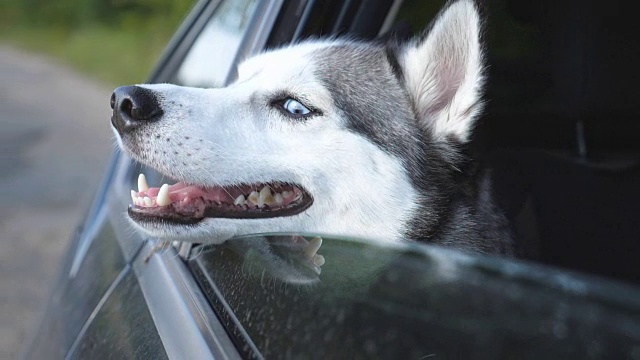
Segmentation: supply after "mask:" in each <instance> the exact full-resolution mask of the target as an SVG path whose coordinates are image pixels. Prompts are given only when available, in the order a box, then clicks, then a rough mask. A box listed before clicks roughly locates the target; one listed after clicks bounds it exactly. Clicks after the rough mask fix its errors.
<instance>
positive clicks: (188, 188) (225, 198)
mask: <svg viewBox="0 0 640 360" xmlns="http://www.w3.org/2000/svg"><path fill="white" fill-rule="evenodd" d="M158 192H160V188H158V187H150V188H149V190H147V191H146V194H145V195H146V196H148V197H151V198H153V197H156V196H158ZM199 197H201V198H203V199H205V200H211V201H218V202H229V201H231V202H233V199H232V198H231V197H230V196H229V194H227V192H225V191H224V189H222V188H213V189H206V190H205V189H203V188H201V187H199V186H196V185H187V184H185V183H182V182H178V183H175V184H173V185H169V198H170V199H171V202H176V201H181V200H183V199H186V198H189V199H195V198H199Z"/></svg>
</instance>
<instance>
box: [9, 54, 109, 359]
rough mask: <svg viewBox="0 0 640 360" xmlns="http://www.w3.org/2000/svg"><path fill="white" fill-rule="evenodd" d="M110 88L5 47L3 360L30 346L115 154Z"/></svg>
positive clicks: (49, 61) (50, 62)
mask: <svg viewBox="0 0 640 360" xmlns="http://www.w3.org/2000/svg"><path fill="white" fill-rule="evenodd" d="M110 93H111V89H110V88H109V87H107V86H104V85H103V84H100V83H98V82H96V81H93V80H90V79H87V78H85V77H83V76H80V75H79V74H77V73H75V72H73V71H72V70H70V69H69V68H68V67H65V66H62V65H60V64H59V63H56V62H54V61H53V60H51V59H48V58H45V57H41V56H36V55H34V54H30V53H26V52H23V51H19V50H17V49H15V48H12V47H8V46H5V45H2V44H0V239H1V240H0V246H2V249H1V250H0V289H1V290H0V359H12V358H16V357H17V356H18V355H19V353H20V352H21V351H22V349H23V348H24V346H26V344H27V343H28V341H29V340H30V336H31V333H32V332H33V329H34V327H35V326H37V324H38V321H39V318H40V316H41V313H42V311H43V310H44V306H45V304H46V301H47V298H48V293H49V290H50V289H51V287H52V286H53V280H54V279H55V277H56V272H57V269H58V267H59V260H60V257H61V256H62V254H63V253H64V251H65V249H66V247H67V246H68V243H69V236H70V234H71V232H72V231H73V229H74V227H75V225H76V224H77V223H78V221H79V219H80V217H81V214H82V213H83V212H84V211H86V209H87V206H88V203H89V202H90V201H91V198H92V196H93V193H94V191H95V190H96V187H97V185H98V182H99V181H100V178H101V176H102V174H103V172H104V169H105V166H106V163H107V160H108V155H109V152H110V151H111V147H112V141H113V139H112V134H111V130H110V128H109V121H108V119H109V110H110V109H109V96H110Z"/></svg>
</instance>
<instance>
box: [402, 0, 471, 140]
mask: <svg viewBox="0 0 640 360" xmlns="http://www.w3.org/2000/svg"><path fill="white" fill-rule="evenodd" d="M480 25H481V24H480V14H479V13H478V9H477V8H476V5H475V3H474V2H473V1H472V0H459V1H455V2H452V3H450V4H449V6H448V7H447V8H445V9H444V10H442V11H441V12H440V14H439V15H438V16H437V17H436V19H435V20H434V22H433V23H432V25H431V27H430V30H429V31H428V32H427V33H426V36H422V37H421V38H419V39H414V40H413V41H411V42H409V43H408V44H407V45H405V46H404V47H403V48H402V49H401V50H400V54H399V56H398V61H399V65H400V67H401V69H402V73H403V77H404V82H405V86H406V87H407V90H408V92H409V95H410V97H411V98H412V101H413V104H414V107H415V111H416V114H417V117H418V121H419V123H420V126H421V127H422V128H423V129H424V130H426V131H428V132H429V133H431V134H432V136H433V137H434V138H435V139H436V140H445V139H448V138H451V137H453V138H454V139H456V140H458V141H460V142H463V143H464V142H467V141H468V140H469V135H470V133H471V130H472V129H473V124H474V118H475V117H476V116H477V115H478V113H479V112H480V110H481V108H482V102H481V101H480V100H481V99H480V98H481V91H482V85H483V63H482V62H483V55H482V48H481V45H480Z"/></svg>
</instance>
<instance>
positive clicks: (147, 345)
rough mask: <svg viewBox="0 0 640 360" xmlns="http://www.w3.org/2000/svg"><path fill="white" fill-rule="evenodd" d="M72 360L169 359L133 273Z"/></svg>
mask: <svg viewBox="0 0 640 360" xmlns="http://www.w3.org/2000/svg"><path fill="white" fill-rule="evenodd" d="M68 358H70V359H100V358H109V359H142V358H145V359H167V354H166V353H165V351H164V347H163V345H162V341H161V340H160V335H158V331H157V330H156V326H155V324H154V322H153V319H152V318H151V314H150V313H149V309H147V303H146V302H145V299H144V296H143V295H142V290H140V285H138V281H137V280H136V277H135V276H134V275H133V272H132V271H130V270H129V271H128V272H127V274H126V275H125V276H124V277H123V278H122V281H121V282H120V283H119V284H118V285H117V286H116V288H115V290H114V291H113V293H112V294H111V295H110V296H109V298H108V299H107V301H106V302H105V303H104V305H103V306H102V307H101V308H100V311H99V312H98V314H97V315H96V317H95V318H94V319H92V321H91V324H90V325H89V327H88V328H87V330H86V332H85V334H84V336H83V337H82V339H80V343H79V344H78V346H77V348H75V349H74V352H73V353H72V354H70V356H69V357H68Z"/></svg>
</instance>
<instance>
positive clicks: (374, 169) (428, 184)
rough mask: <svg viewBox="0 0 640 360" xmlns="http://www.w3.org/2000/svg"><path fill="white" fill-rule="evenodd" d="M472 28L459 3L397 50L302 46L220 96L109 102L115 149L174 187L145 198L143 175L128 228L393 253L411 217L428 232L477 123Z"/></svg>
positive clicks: (477, 56)
mask: <svg viewBox="0 0 640 360" xmlns="http://www.w3.org/2000/svg"><path fill="white" fill-rule="evenodd" d="M479 22H480V21H479V16H478V12H477V10H476V7H475V5H474V3H473V2H472V1H470V0H461V1H457V2H453V3H452V4H450V5H449V6H448V7H447V8H446V9H445V10H443V12H441V14H440V15H439V16H438V17H437V19H436V20H435V22H434V23H433V25H432V26H431V28H430V30H429V31H428V32H426V33H425V35H424V36H421V37H419V38H416V39H414V40H412V41H410V42H408V43H405V44H381V43H375V42H371V43H368V42H358V41H351V40H340V39H338V40H330V41H309V42H304V43H299V44H295V45H292V46H290V47H286V48H282V49H277V50H273V51H268V52H265V53H263V54H260V55H257V56H255V57H253V58H250V59H248V60H246V61H244V62H243V63H242V64H241V65H240V66H239V67H238V79H237V81H235V82H234V83H233V84H231V85H229V86H227V87H225V88H219V89H199V88H187V87H180V86H174V85H168V84H159V85H137V86H128V87H121V88H118V89H116V90H115V92H114V94H113V96H112V99H111V106H112V108H113V116H112V119H111V122H112V125H113V129H114V131H115V133H116V136H117V139H118V142H119V144H120V146H121V147H122V149H124V150H125V151H126V152H127V153H128V154H130V155H131V156H132V157H133V158H134V159H136V160H138V161H139V162H141V163H144V164H146V165H148V166H151V167H153V168H155V169H157V170H158V171H159V172H160V173H162V174H163V175H165V176H166V177H167V178H170V179H173V180H175V181H176V183H175V184H173V185H170V184H166V185H162V186H159V187H151V188H150V187H149V186H148V185H147V184H146V181H145V179H144V176H141V178H140V181H139V188H138V191H135V190H133V191H132V201H133V204H132V206H131V207H130V208H129V216H130V218H131V220H132V222H133V223H134V225H135V226H136V227H138V228H139V229H141V230H143V231H145V232H147V233H149V234H151V235H153V236H157V237H161V238H167V239H173V240H181V241H194V242H206V243H212V242H213V243H219V242H221V241H224V240H226V239H228V238H230V237H233V236H236V235H243V234H250V233H263V232H311V233H320V234H339V235H342V236H357V237H366V238H370V239H379V240H383V241H394V240H398V239H401V238H402V237H403V236H404V235H406V234H407V233H408V232H409V231H410V229H409V227H410V224H411V222H412V220H413V219H414V218H415V217H416V216H421V217H426V218H428V219H429V220H428V221H427V223H428V224H431V225H427V227H428V226H434V227H435V226H436V225H437V221H438V219H437V216H436V213H437V211H436V210H437V209H436V208H437V206H441V205H442V204H443V203H445V202H446V194H443V193H442V192H441V190H439V189H440V188H441V186H439V184H443V185H446V184H445V183H446V182H447V178H446V173H447V171H449V170H448V169H449V167H450V159H451V158H452V157H454V155H455V154H454V153H449V152H448V150H446V149H449V147H448V144H450V142H451V141H453V142H457V143H460V142H466V141H467V140H468V137H469V134H470V131H471V128H472V126H473V119H474V118H475V116H476V114H477V113H478V112H479V110H480V105H479V104H480V102H479V98H480V88H481V85H482V52H481V47H480V43H479V27H480V23H479ZM443 149H444V150H443Z"/></svg>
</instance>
